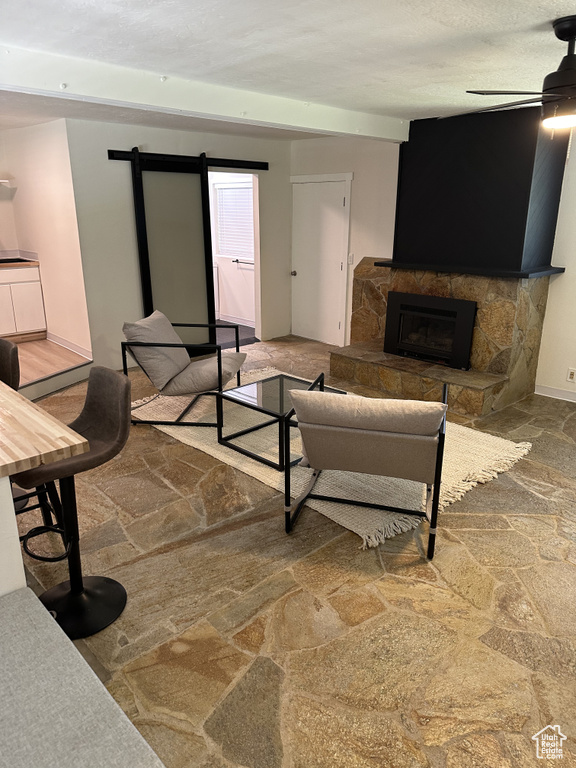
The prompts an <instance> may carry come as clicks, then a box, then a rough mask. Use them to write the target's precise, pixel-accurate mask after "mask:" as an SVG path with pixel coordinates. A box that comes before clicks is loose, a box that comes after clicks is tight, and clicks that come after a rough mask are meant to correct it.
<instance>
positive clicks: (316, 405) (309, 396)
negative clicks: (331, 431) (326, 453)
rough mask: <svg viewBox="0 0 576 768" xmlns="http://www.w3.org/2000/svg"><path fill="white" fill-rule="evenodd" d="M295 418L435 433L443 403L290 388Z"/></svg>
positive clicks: (392, 430) (375, 429)
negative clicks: (344, 394)
mask: <svg viewBox="0 0 576 768" xmlns="http://www.w3.org/2000/svg"><path fill="white" fill-rule="evenodd" d="M290 397H291V398H292V404H293V405H294V408H295V411H296V417H297V419H298V421H299V422H304V423H307V424H321V425H323V426H329V427H345V428H349V429H366V430H372V431H377V432H396V433H400V434H408V435H436V434H437V433H438V430H439V429H440V425H441V423H442V419H443V418H444V414H445V413H446V408H447V406H446V405H444V403H436V402H425V401H421V400H387V399H381V398H371V397H360V396H359V395H346V396H343V395H338V394H333V393H331V392H308V391H305V390H295V389H293V390H291V391H290Z"/></svg>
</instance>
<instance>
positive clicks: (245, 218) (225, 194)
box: [215, 184, 254, 260]
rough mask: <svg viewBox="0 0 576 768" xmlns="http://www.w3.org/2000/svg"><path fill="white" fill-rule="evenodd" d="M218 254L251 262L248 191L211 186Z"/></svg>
mask: <svg viewBox="0 0 576 768" xmlns="http://www.w3.org/2000/svg"><path fill="white" fill-rule="evenodd" d="M215 189H216V205H217V222H218V227H217V229H218V231H217V238H218V254H219V255H220V256H236V257H239V258H240V257H241V258H243V259H249V260H253V259H254V219H253V212H252V187H251V186H246V185H234V184H225V185H224V184H223V185H220V184H218V185H215Z"/></svg>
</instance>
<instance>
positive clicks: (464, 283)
mask: <svg viewBox="0 0 576 768" xmlns="http://www.w3.org/2000/svg"><path fill="white" fill-rule="evenodd" d="M548 282H549V278H548V277H540V278H532V279H527V278H500V277H486V276H481V275H467V274H461V273H453V272H432V271H420V270H407V269H395V268H389V267H376V266H374V260H373V259H367V258H366V259H363V260H362V261H361V262H360V264H359V265H358V266H357V267H356V270H355V273H354V286H353V291H354V293H353V303H352V324H351V345H350V347H347V348H346V347H345V348H344V349H342V350H339V351H338V352H337V353H334V354H333V356H332V363H331V369H330V370H331V373H332V375H333V376H337V377H341V378H347V377H352V378H353V379H354V380H356V381H358V382H359V383H362V384H366V385H367V386H372V387H373V386H374V385H375V384H378V388H379V389H381V390H382V391H384V392H387V393H390V394H392V395H397V396H402V397H418V398H422V399H426V398H428V399H436V397H437V396H438V392H439V388H441V384H442V382H448V383H449V384H450V393H449V398H450V400H449V405H450V408H451V410H453V411H455V412H458V413H462V414H466V415H473V416H480V415H484V414H486V413H489V412H490V411H492V410H499V409H501V408H503V407H505V406H506V405H509V404H510V403H513V402H516V401H517V400H520V399H521V398H523V397H525V396H526V395H528V394H531V393H532V392H534V383H535V379H536V368H537V365H538V353H539V350H540V339H541V335H542V324H543V321H544V314H545V311H546V301H547V297H548ZM389 291H400V292H403V293H415V294H419V295H428V296H441V297H445V298H453V299H467V300H469V301H475V302H476V304H477V314H476V321H475V325H474V335H473V341H472V350H471V356H470V365H471V370H470V371H455V370H453V369H451V368H447V367H445V366H441V365H430V363H425V362H422V361H417V360H408V359H406V358H403V357H398V356H396V355H387V354H385V353H384V352H383V351H381V350H382V347H383V344H384V327H385V323H386V307H387V302H388V292H389ZM344 373H346V374H347V376H344V375H343V374H344Z"/></svg>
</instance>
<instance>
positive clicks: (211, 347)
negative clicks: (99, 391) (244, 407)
mask: <svg viewBox="0 0 576 768" xmlns="http://www.w3.org/2000/svg"><path fill="white" fill-rule="evenodd" d="M171 325H172V326H173V327H174V328H227V329H233V330H234V337H235V347H236V352H240V330H239V326H238V325H234V324H230V325H221V324H220V323H171ZM121 346H122V369H123V372H124V374H126V375H128V359H127V353H128V354H130V357H132V359H133V360H134V361H135V362H136V364H137V365H138V367H139V368H141V369H142V371H144V373H145V374H146V376H148V374H147V373H146V370H145V368H144V367H143V366H142V365H140V363H139V362H138V360H137V359H136V357H135V356H134V355H133V354H132V353H131V351H130V347H174V348H176V349H181V348H184V349H185V350H186V352H188V354H189V355H190V352H191V351H194V352H196V353H197V356H198V357H199V356H200V355H205V354H210V353H211V352H216V355H217V365H218V389H215V390H210V391H208V392H199V393H198V394H196V395H193V396H192V400H191V401H190V402H189V403H188V405H187V406H186V407H185V408H184V409H183V410H182V411H181V412H180V414H179V415H178V416H177V417H176V418H175V419H172V420H171V421H162V420H160V419H131V423H132V424H153V425H157V426H175V425H177V426H181V427H217V426H218V422H217V421H214V422H207V421H184V418H185V416H186V415H187V414H188V413H190V411H191V410H192V408H193V407H194V406H195V405H196V403H197V402H198V400H199V399H200V398H201V397H205V396H207V395H209V396H212V397H217V395H218V393H219V392H222V346H221V345H220V344H186V343H184V342H182V343H181V344H178V343H176V342H174V343H171V342H159V341H158V342H157V341H122V342H121ZM192 360H193V357H192V356H190V361H192ZM236 381H237V385H238V386H240V371H238V373H237V374H236ZM160 394H162V393H160ZM191 394H192V393H191ZM182 397H185V395H182Z"/></svg>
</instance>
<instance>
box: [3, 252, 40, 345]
mask: <svg viewBox="0 0 576 768" xmlns="http://www.w3.org/2000/svg"><path fill="white" fill-rule="evenodd" d="M45 329H46V318H45V316H44V300H43V298H42V287H41V285H40V274H39V271H38V267H23V268H20V269H0V336H7V335H9V334H13V333H26V332H29V331H43V330H45Z"/></svg>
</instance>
